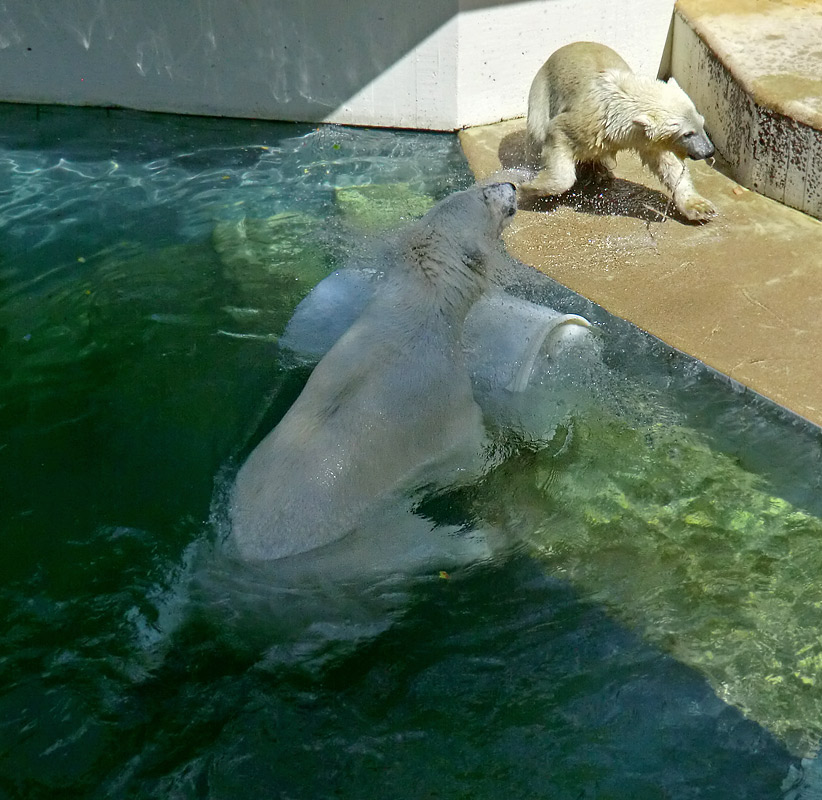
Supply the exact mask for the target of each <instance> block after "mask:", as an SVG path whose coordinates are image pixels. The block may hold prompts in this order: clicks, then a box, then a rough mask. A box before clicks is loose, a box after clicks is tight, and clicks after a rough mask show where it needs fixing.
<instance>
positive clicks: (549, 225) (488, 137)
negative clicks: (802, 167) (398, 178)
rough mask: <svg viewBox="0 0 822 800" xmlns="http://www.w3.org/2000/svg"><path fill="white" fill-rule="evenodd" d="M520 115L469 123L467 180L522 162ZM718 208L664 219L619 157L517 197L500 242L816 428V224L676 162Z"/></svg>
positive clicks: (713, 171)
mask: <svg viewBox="0 0 822 800" xmlns="http://www.w3.org/2000/svg"><path fill="white" fill-rule="evenodd" d="M524 125H525V121H524V119H518V120H510V121H506V122H500V123H497V124H494V125H486V126H480V127H476V128H469V129H466V130H464V131H462V132H461V134H460V141H461V143H462V146H463V149H464V151H465V154H466V157H467V158H468V161H469V164H470V165H471V168H472V170H473V171H474V174H475V175H476V177H477V179H478V180H482V179H484V178H486V177H488V176H489V175H491V174H493V173H495V172H496V171H498V170H500V169H502V168H503V167H513V166H516V165H517V164H518V163H523V161H524V150H523V145H524ZM689 167H690V170H691V174H692V175H693V179H694V183H695V184H696V188H697V190H698V191H699V192H700V193H702V194H703V195H704V196H705V197H707V198H708V199H709V200H711V201H712V202H713V203H714V204H715V205H716V207H717V210H718V216H717V217H716V218H715V219H714V220H713V221H711V222H709V223H707V224H704V225H694V224H691V223H687V222H685V221H684V220H682V219H680V218H678V217H677V215H676V211H675V209H673V207H671V206H670V204H669V202H668V195H667V194H666V193H665V192H664V190H663V187H662V186H661V184H659V183H658V182H657V180H656V179H655V178H654V177H653V176H652V175H651V174H650V173H649V172H648V171H647V170H645V169H644V168H643V167H642V165H641V164H640V162H639V159H638V158H636V157H635V156H634V155H633V154H630V153H622V154H620V156H619V164H618V166H617V170H616V173H615V179H614V180H613V181H611V182H602V181H601V180H598V179H595V178H593V177H592V178H591V179H590V180H588V181H585V180H584V179H583V180H582V181H581V182H578V184H577V187H575V188H574V189H573V190H571V192H568V193H567V194H565V195H562V196H560V197H555V198H544V199H539V200H536V201H530V202H529V201H525V202H523V203H521V206H520V210H519V212H518V213H517V215H516V217H515V218H514V222H513V224H512V225H511V226H509V228H508V229H507V231H506V234H505V240H506V245H507V247H508V250H509V252H510V253H511V255H512V256H514V257H515V258H518V259H519V260H521V261H523V262H524V263H526V264H528V265H530V266H532V267H534V268H536V269H539V270H540V271H542V272H544V273H545V274H547V275H549V276H550V277H552V278H554V279H555V280H557V281H559V282H560V283H562V284H564V285H565V286H568V287H569V288H571V289H573V290H574V291H576V292H579V293H580V294H582V295H584V296H585V297H588V298H590V299H591V300H593V301H594V302H596V303H598V304H599V305H601V306H603V307H604V308H606V309H607V310H608V311H610V312H611V313H612V314H615V315H617V316H620V317H622V318H624V319H627V320H629V321H630V322H632V323H634V324H635V325H637V326H638V327H640V328H642V329H643V330H646V331H648V332H649V333H651V334H653V335H655V336H657V337H658V338H660V339H662V340H663V341H664V342H666V343H668V344H669V345H672V346H673V347H676V348H678V349H680V350H682V351H684V352H686V353H688V354H690V355H692V356H694V357H696V358H698V359H700V360H701V361H704V362H705V363H706V364H708V365H709V366H711V367H713V368H714V369H716V370H718V371H719V372H722V373H724V374H726V375H728V376H730V377H731V378H733V379H734V380H736V381H739V382H740V383H742V384H744V385H745V386H748V387H750V388H751V389H753V390H755V391H757V392H759V393H760V394H762V395H765V396H766V397H768V398H770V399H771V400H773V401H775V402H776V403H779V404H780V405H783V406H785V407H787V408H789V409H790V410H792V411H794V412H795V413H797V414H799V415H800V416H802V417H805V418H806V419H808V420H810V421H811V422H814V423H815V424H817V425H822V315H821V314H820V309H821V308H822V222H820V221H819V220H817V219H814V218H812V217H810V216H808V215H806V214H803V213H802V212H799V211H795V210H793V209H791V208H787V207H786V206H783V205H781V204H780V203H777V202H776V201H774V200H770V199H768V198H766V197H763V196H761V195H759V194H756V193H755V192H751V191H749V190H747V189H745V188H743V187H741V186H739V185H738V184H736V183H735V182H734V181H733V180H731V179H730V178H728V177H726V176H725V175H724V174H722V172H720V171H719V169H717V168H715V167H712V166H711V165H709V164H707V163H705V162H689Z"/></svg>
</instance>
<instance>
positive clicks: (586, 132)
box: [525, 42, 716, 221]
mask: <svg viewBox="0 0 822 800" xmlns="http://www.w3.org/2000/svg"><path fill="white" fill-rule="evenodd" d="M704 122H705V121H704V118H703V117H702V116H701V115H700V114H699V113H698V112H697V110H696V108H695V107H694V104H693V103H692V102H691V100H690V98H689V97H688V95H687V94H685V92H683V91H682V89H681V88H680V87H679V85H678V84H677V83H676V81H675V80H674V79H673V78H671V79H670V80H669V81H668V82H667V83H666V82H663V81H658V80H655V79H652V78H647V77H644V76H641V75H635V74H634V73H633V72H631V70H630V68H629V67H628V65H627V64H626V63H625V62H624V61H623V60H622V58H620V56H619V55H618V54H617V53H615V52H614V51H613V50H611V49H610V48H608V47H605V46H604V45H601V44H596V43H594V42H576V43H574V44H570V45H566V46H565V47H562V48H560V49H559V50H557V51H556V52H555V53H554V54H553V55H552V56H551V57H550V58H549V59H548V60H547V61H546V62H545V64H544V65H543V66H542V68H541V69H540V71H539V72H538V73H537V75H536V77H535V78H534V80H533V82H532V84H531V90H530V92H529V95H528V120H527V134H528V143H529V149H530V151H531V154H532V157H533V158H534V159H535V161H536V163H537V164H538V165H539V167H540V172H539V173H538V174H537V176H536V177H535V178H533V179H532V181H531V182H530V184H529V185H528V186H526V187H525V188H529V189H531V190H533V191H536V192H538V193H541V194H562V193H563V192H566V191H568V190H569V189H570V188H571V187H572V186H573V185H574V183H575V181H576V165H577V164H578V163H581V162H587V163H594V164H601V165H602V166H604V167H605V168H606V169H607V170H610V169H613V166H614V164H615V156H616V154H617V153H618V152H619V151H620V150H625V149H631V150H636V151H637V152H638V153H639V155H640V157H641V158H642V160H643V162H644V163H645V165H646V166H648V167H649V168H650V169H651V170H652V171H653V172H654V173H655V174H656V175H657V177H658V178H659V179H660V180H661V181H662V183H663V184H664V185H665V186H666V187H667V189H668V190H669V191H670V192H671V194H672V195H673V201H674V204H675V206H676V208H677V210H678V211H679V212H680V213H681V214H683V215H684V216H685V217H686V218H687V219H689V220H694V221H704V220H706V219H708V218H710V217H711V216H713V215H714V214H715V213H716V211H715V209H714V207H713V205H712V204H711V203H710V202H709V201H708V200H706V199H705V198H704V197H701V196H700V195H699V194H698V193H697V191H696V189H695V188H694V186H693V183H692V181H691V177H690V174H689V173H688V169H687V167H686V166H685V162H684V159H685V157H686V156H689V155H690V156H691V157H696V158H704V157H706V156H710V155H711V154H712V153H713V145H711V143H710V140H709V139H708V137H707V135H706V134H705V129H704Z"/></svg>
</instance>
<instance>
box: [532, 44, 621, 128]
mask: <svg viewBox="0 0 822 800" xmlns="http://www.w3.org/2000/svg"><path fill="white" fill-rule="evenodd" d="M605 70H621V71H625V72H630V71H631V68H630V67H629V66H628V64H627V63H626V62H625V60H624V59H623V58H622V57H621V56H620V55H619V53H616V52H615V51H613V50H612V49H611V48H610V47H607V46H606V45H604V44H599V43H598V42H573V43H572V44H567V45H565V46H564V47H560V48H559V50H556V51H555V52H554V53H552V54H551V56H550V57H549V58H548V60H547V61H546V62H545V63H544V64H543V65H542V67H541V68H540V70H539V72H537V74H536V77H535V78H534V80H533V82H532V84H531V90H530V92H529V93H528V135H529V138H530V139H531V141H532V142H534V143H536V144H539V143H540V139H541V138H542V137H543V136H544V131H545V129H546V127H547V126H548V123H549V122H550V120H551V119H552V118H553V117H556V116H558V115H559V114H563V113H565V112H566V111H568V110H569V109H571V108H573V107H574V106H575V105H577V101H578V100H579V98H580V97H582V96H583V95H585V94H586V93H588V92H589V91H590V87H591V82H592V80H593V79H594V78H595V77H596V76H597V75H599V74H601V73H602V72H604V71H605Z"/></svg>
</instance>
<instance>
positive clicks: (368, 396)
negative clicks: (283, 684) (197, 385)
mask: <svg viewBox="0 0 822 800" xmlns="http://www.w3.org/2000/svg"><path fill="white" fill-rule="evenodd" d="M516 207H517V203H516V190H515V188H514V186H513V185H512V184H510V183H498V184H493V185H490V186H481V187H474V188H472V189H468V190H466V191H463V192H458V193H456V194H453V195H451V196H450V197H447V198H446V199H445V200H443V201H442V202H440V203H439V204H438V205H437V206H435V207H434V208H433V209H431V211H429V212H428V214H426V215H425V216H424V217H423V218H422V219H420V220H418V221H417V222H415V223H413V224H411V225H410V226H408V228H407V229H405V230H404V231H402V232H401V233H400V235H399V236H398V239H397V241H396V244H395V247H394V248H393V252H392V253H391V257H392V260H393V261H394V262H395V263H394V264H393V265H392V269H391V270H390V274H389V276H388V278H387V279H386V281H385V283H384V284H383V285H382V286H381V287H380V290H379V291H378V292H376V294H375V296H374V298H373V299H372V300H371V301H370V302H369V304H368V306H367V307H366V308H365V310H364V311H363V313H362V315H361V316H360V317H359V318H358V319H357V320H356V322H355V323H354V324H353V325H352V326H351V327H350V328H349V329H348V330H347V331H346V332H345V334H343V336H341V337H340V339H339V340H338V341H337V342H336V344H335V345H334V346H333V347H332V348H331V350H329V352H328V353H327V354H326V355H325V357H324V358H323V359H322V360H321V361H320V363H319V364H318V365H317V367H316V368H315V370H314V372H313V373H312V375H311V377H310V378H309V380H308V382H307V383H306V386H305V388H304V389H303V392H302V393H301V394H300V396H299V397H298V398H297V400H296V401H295V402H294V404H293V406H292V407H291V408H290V410H289V411H288V413H287V414H286V415H285V416H284V417H283V419H282V420H281V421H280V423H279V424H278V425H277V427H276V428H274V430H273V431H272V432H271V433H269V434H268V436H266V437H265V438H264V439H263V441H262V442H260V444H259V445H258V446H257V447H256V449H255V450H254V451H253V452H252V453H251V455H250V456H249V457H248V459H247V461H246V462H245V463H244V464H243V466H242V468H241V469H240V471H239V473H238V474H237V478H236V481H235V483H234V486H233V489H232V492H231V497H230V501H229V516H230V522H231V532H230V535H229V548H230V550H231V551H233V552H234V553H235V554H236V555H237V556H238V557H239V558H241V559H243V560H246V561H271V560H274V559H280V558H284V557H286V556H294V555H297V554H299V553H303V552H306V551H309V550H313V549H315V548H319V547H323V546H324V545H329V544H331V543H333V542H335V541H337V540H339V539H341V538H342V537H344V536H345V535H346V534H348V533H349V532H351V531H352V530H354V529H355V528H356V527H357V526H358V524H359V523H360V522H361V521H362V520H363V519H364V518H365V517H366V515H368V513H369V512H370V511H371V510H372V509H373V508H374V507H375V506H376V504H377V503H378V502H379V501H380V500H381V499H383V498H385V497H386V496H388V495H390V494H391V493H393V492H395V491H399V490H402V489H403V488H406V489H411V488H414V487H415V486H419V485H421V484H424V483H430V482H431V481H432V476H434V475H435V474H437V475H439V474H440V473H439V470H440V469H442V468H444V465H448V468H450V469H454V468H462V467H464V466H465V465H466V464H468V465H472V464H479V463H481V462H480V458H481V453H482V449H483V445H484V443H485V430H484V426H483V422H482V414H481V411H480V408H479V406H478V405H477V404H476V402H475V400H474V397H473V395H472V390H471V382H470V379H469V375H468V371H467V369H466V366H465V361H464V354H463V348H462V341H461V337H462V328H463V323H464V321H465V317H466V315H467V313H468V311H469V309H470V308H471V306H472V305H473V303H474V302H475V301H476V300H477V299H478V298H479V297H480V296H481V295H482V293H483V292H485V291H486V290H487V289H488V287H489V272H490V271H491V265H492V263H493V261H494V259H495V255H496V253H497V252H498V248H499V247H500V242H499V236H500V233H501V232H502V230H503V228H504V227H505V226H506V225H507V223H508V222H509V221H510V219H511V217H512V216H513V215H514V213H515V212H516Z"/></svg>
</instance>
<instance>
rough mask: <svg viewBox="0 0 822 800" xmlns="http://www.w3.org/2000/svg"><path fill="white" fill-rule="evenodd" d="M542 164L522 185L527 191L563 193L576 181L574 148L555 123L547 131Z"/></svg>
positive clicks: (540, 193)
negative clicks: (531, 177)
mask: <svg viewBox="0 0 822 800" xmlns="http://www.w3.org/2000/svg"><path fill="white" fill-rule="evenodd" d="M540 165H541V167H540V171H539V172H538V173H537V175H536V176H535V177H534V178H533V179H532V180H531V181H530V182H529V183H528V184H526V185H525V186H523V187H522V188H523V189H525V190H526V191H532V192H536V193H537V194H539V195H554V194H562V193H563V192H567V191H568V190H569V189H570V188H571V187H572V186H573V185H574V184H575V183H576V180H577V165H576V161H575V159H574V149H573V147H572V146H571V142H570V141H569V140H568V137H567V136H566V135H565V134H564V133H563V132H562V131H561V130H559V128H557V127H556V126H555V125H551V126H550V127H549V130H548V131H547V133H546V137H545V144H543V146H542V152H541V153H540Z"/></svg>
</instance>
